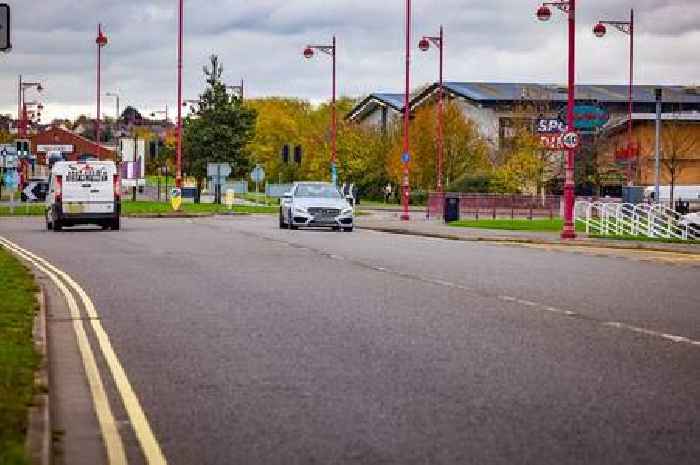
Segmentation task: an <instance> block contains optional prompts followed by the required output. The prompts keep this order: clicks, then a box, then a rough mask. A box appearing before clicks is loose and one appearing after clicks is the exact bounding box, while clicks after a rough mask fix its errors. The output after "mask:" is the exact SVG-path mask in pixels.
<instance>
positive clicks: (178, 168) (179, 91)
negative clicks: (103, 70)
mask: <svg viewBox="0 0 700 465" xmlns="http://www.w3.org/2000/svg"><path fill="white" fill-rule="evenodd" d="M183 10H184V6H183V0H180V8H179V19H178V35H177V155H176V170H175V173H176V174H175V187H177V188H178V189H179V188H182V29H183V28H182V23H183Z"/></svg>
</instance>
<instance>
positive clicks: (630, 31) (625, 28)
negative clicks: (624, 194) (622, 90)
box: [593, 9, 638, 183]
mask: <svg viewBox="0 0 700 465" xmlns="http://www.w3.org/2000/svg"><path fill="white" fill-rule="evenodd" d="M606 25H608V26H612V27H614V28H615V29H617V30H618V31H620V32H622V33H623V34H627V35H628V36H629V37H630V69H629V72H630V78H629V108H628V113H629V115H628V117H629V120H628V121H627V147H625V148H624V149H623V150H622V151H620V152H619V155H623V157H624V158H625V159H626V160H627V182H628V183H631V182H633V180H632V159H633V158H634V157H635V156H636V155H637V152H638V147H637V146H636V144H634V142H633V136H632V112H633V109H634V10H633V9H632V10H630V19H629V21H599V22H598V24H596V25H595V26H594V27H593V34H594V35H595V36H596V37H598V38H602V37H604V36H605V34H606V33H607V27H606Z"/></svg>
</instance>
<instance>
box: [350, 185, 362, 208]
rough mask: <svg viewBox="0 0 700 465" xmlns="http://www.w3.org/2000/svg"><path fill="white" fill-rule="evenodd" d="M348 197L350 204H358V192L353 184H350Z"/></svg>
mask: <svg viewBox="0 0 700 465" xmlns="http://www.w3.org/2000/svg"><path fill="white" fill-rule="evenodd" d="M350 195H352V204H353V205H359V204H360V191H359V189H358V188H357V186H356V185H355V183H352V184H350Z"/></svg>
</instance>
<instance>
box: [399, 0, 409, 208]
mask: <svg viewBox="0 0 700 465" xmlns="http://www.w3.org/2000/svg"><path fill="white" fill-rule="evenodd" d="M410 106H411V0H406V89H405V91H404V100H403V154H402V155H401V162H402V163H403V174H402V176H401V204H402V205H403V213H402V214H401V221H408V220H410V219H411V216H410V215H409V213H408V201H409V199H410V196H411V187H410V183H409V179H408V175H409V170H408V164H409V162H410V161H411V142H410V139H409V135H410V134H409V131H410V127H411V108H410Z"/></svg>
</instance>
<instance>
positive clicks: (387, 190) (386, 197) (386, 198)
mask: <svg viewBox="0 0 700 465" xmlns="http://www.w3.org/2000/svg"><path fill="white" fill-rule="evenodd" d="M390 201H391V183H387V185H386V187H384V203H389V202H390Z"/></svg>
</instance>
